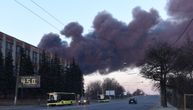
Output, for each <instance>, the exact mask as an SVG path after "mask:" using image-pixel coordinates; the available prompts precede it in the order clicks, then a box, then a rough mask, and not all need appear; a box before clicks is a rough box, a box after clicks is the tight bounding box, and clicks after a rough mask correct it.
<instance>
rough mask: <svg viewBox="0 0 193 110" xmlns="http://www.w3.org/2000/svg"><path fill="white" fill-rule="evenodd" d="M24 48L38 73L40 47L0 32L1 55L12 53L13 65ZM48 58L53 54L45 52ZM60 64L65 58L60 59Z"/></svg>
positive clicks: (63, 62)
mask: <svg viewBox="0 0 193 110" xmlns="http://www.w3.org/2000/svg"><path fill="white" fill-rule="evenodd" d="M21 48H23V49H24V51H25V53H26V54H27V55H29V56H30V59H31V61H32V63H33V66H34V72H35V73H38V70H39V61H40V60H41V55H42V52H43V51H42V49H39V48H37V47H35V46H33V45H31V44H28V43H26V42H24V41H21V40H19V39H16V38H14V37H12V36H10V35H7V34H5V33H3V32H0V50H1V51H2V54H3V57H4V58H5V56H6V55H7V53H8V52H11V53H12V57H13V65H14V66H15V65H16V64H17V62H18V60H19V56H20V54H21V53H20V52H21V51H20V50H21ZM46 54H47V55H48V56H49V58H52V57H53V54H51V53H49V52H46ZM60 61H61V63H62V64H65V60H63V59H60Z"/></svg>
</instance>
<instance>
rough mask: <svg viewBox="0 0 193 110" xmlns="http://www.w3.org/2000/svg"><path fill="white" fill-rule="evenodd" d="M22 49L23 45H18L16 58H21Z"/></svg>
mask: <svg viewBox="0 0 193 110" xmlns="http://www.w3.org/2000/svg"><path fill="white" fill-rule="evenodd" d="M21 49H22V47H21V46H16V59H19V58H20V55H21Z"/></svg>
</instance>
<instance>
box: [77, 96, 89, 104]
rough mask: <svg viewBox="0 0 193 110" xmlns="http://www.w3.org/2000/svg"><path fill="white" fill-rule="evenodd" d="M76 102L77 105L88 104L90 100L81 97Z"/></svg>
mask: <svg viewBox="0 0 193 110" xmlns="http://www.w3.org/2000/svg"><path fill="white" fill-rule="evenodd" d="M78 104H79V105H85V104H90V101H89V100H88V98H85V97H81V98H80V99H79V100H78Z"/></svg>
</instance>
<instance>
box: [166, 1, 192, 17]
mask: <svg viewBox="0 0 193 110" xmlns="http://www.w3.org/2000/svg"><path fill="white" fill-rule="evenodd" d="M192 3H193V1H192V0H169V2H168V6H167V8H168V14H169V15H171V16H173V17H177V18H183V19H184V18H192V17H193V5H192Z"/></svg>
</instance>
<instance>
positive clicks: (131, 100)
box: [129, 98, 137, 104]
mask: <svg viewBox="0 0 193 110" xmlns="http://www.w3.org/2000/svg"><path fill="white" fill-rule="evenodd" d="M129 104H137V100H136V99H135V98H130V99H129Z"/></svg>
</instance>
